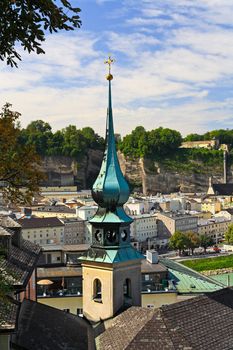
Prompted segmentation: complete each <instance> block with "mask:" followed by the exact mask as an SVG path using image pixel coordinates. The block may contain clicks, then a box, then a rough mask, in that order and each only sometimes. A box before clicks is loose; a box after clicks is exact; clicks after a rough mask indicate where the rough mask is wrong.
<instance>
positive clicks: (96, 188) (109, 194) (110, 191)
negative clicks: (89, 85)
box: [92, 57, 130, 221]
mask: <svg viewBox="0 0 233 350" xmlns="http://www.w3.org/2000/svg"><path fill="white" fill-rule="evenodd" d="M112 62H113V60H112V59H111V58H110V57H109V59H108V60H107V61H106V63H107V64H109V74H108V75H107V80H108V84H109V87H108V88H109V92H108V111H107V123H106V145H105V151H104V156H103V161H102V165H101V169H100V173H99V175H98V177H97V179H96V181H95V183H94V185H93V188H92V195H93V198H94V200H95V201H96V203H97V204H98V205H99V206H100V207H101V208H105V209H107V211H111V212H114V211H115V210H116V209H117V207H118V208H119V207H122V206H123V204H124V203H126V202H127V200H128V198H129V193H130V192H129V186H128V183H127V181H126V180H125V178H124V176H123V174H122V172H121V168H120V165H119V161H118V158H117V152H116V145H115V136H114V127H113V115H112V96H111V80H112V79H113V76H112V74H111V72H110V68H111V63H112ZM119 209H120V208H119ZM122 210H123V208H122ZM124 215H125V216H126V217H127V215H126V214H125V213H124ZM127 221H128V220H127Z"/></svg>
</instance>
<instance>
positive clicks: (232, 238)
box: [225, 224, 233, 244]
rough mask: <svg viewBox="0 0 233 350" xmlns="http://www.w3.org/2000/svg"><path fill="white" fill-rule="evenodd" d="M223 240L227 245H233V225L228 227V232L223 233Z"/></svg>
mask: <svg viewBox="0 0 233 350" xmlns="http://www.w3.org/2000/svg"><path fill="white" fill-rule="evenodd" d="M225 240H226V241H227V243H228V244H233V224H231V225H229V226H228V230H227V232H226V233H225Z"/></svg>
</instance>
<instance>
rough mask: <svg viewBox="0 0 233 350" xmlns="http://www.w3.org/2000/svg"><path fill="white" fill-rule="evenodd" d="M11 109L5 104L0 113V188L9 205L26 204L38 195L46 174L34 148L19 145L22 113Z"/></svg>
mask: <svg viewBox="0 0 233 350" xmlns="http://www.w3.org/2000/svg"><path fill="white" fill-rule="evenodd" d="M10 107H11V105H10V104H9V103H6V104H5V105H4V106H3V108H2V112H1V113H0V135H1V138H0V186H1V192H2V193H3V196H4V198H5V200H6V201H7V202H9V203H14V204H25V203H30V202H31V200H32V197H33V196H34V194H35V193H37V192H39V181H40V180H41V179H43V177H44V175H43V173H42V172H41V171H40V169H39V165H40V157H39V156H38V155H37V153H36V151H35V148H34V147H33V146H31V145H30V146H28V145H20V144H19V137H20V131H21V130H20V125H19V122H18V118H19V116H20V113H18V112H14V111H11V110H10Z"/></svg>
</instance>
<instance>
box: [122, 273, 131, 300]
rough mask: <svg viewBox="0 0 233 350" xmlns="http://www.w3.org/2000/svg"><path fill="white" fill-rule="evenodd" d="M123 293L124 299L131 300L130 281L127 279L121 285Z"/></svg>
mask: <svg viewBox="0 0 233 350" xmlns="http://www.w3.org/2000/svg"><path fill="white" fill-rule="evenodd" d="M123 292H124V297H125V298H131V297H132V295H131V281H130V279H129V278H126V280H125V282H124V284H123Z"/></svg>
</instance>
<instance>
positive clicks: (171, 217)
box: [156, 212, 198, 235]
mask: <svg viewBox="0 0 233 350" xmlns="http://www.w3.org/2000/svg"><path fill="white" fill-rule="evenodd" d="M156 215H157V219H158V229H159V231H160V232H163V233H167V234H171V235H173V234H174V233H175V232H176V231H181V232H188V231H192V232H197V223H198V218H197V217H196V216H192V215H190V214H179V213H171V212H170V213H157V214H156Z"/></svg>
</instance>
